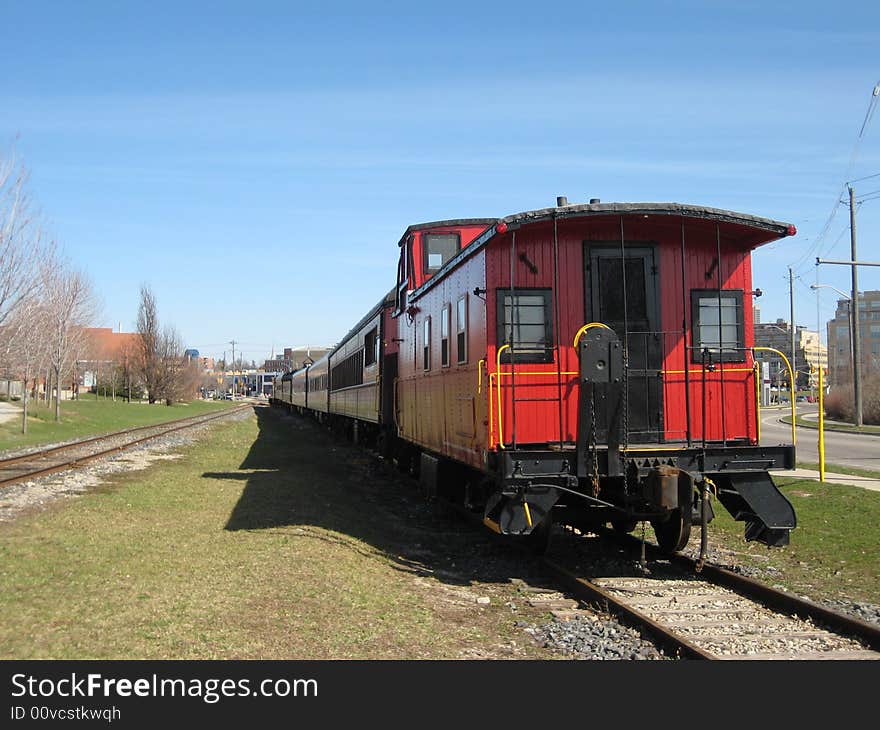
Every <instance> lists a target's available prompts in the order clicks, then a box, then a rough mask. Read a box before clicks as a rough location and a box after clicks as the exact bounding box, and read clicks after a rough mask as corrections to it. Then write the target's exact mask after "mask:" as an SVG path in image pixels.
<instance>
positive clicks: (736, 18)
mask: <svg viewBox="0 0 880 730" xmlns="http://www.w3.org/2000/svg"><path fill="white" fill-rule="evenodd" d="M2 6H3V9H2V17H3V25H2V27H0V60H2V67H3V68H4V73H3V74H2V75H0V151H2V152H3V153H4V154H8V153H9V151H10V150H12V149H13V147H14V149H15V152H16V154H17V156H19V157H20V158H21V159H23V160H24V162H25V163H26V165H27V166H28V168H29V169H30V171H31V189H32V193H33V195H34V197H35V198H36V199H37V201H38V202H39V206H40V208H41V210H42V212H43V215H44V218H45V220H46V221H47V222H48V225H49V228H50V230H51V231H52V233H53V234H54V235H55V236H56V238H57V239H58V241H59V242H60V243H61V245H62V246H63V248H64V250H65V252H66V254H67V255H68V257H69V258H71V259H72V260H73V261H74V262H75V263H76V264H77V265H78V266H80V267H81V268H83V269H85V270H86V271H87V272H88V273H89V275H90V276H91V278H92V281H93V282H94V284H95V288H96V290H97V291H98V293H99V295H100V298H101V300H102V302H103V310H102V312H103V313H102V320H103V324H104V325H105V326H113V327H117V326H118V324H119V323H121V324H122V328H123V330H126V331H130V330H131V329H132V328H133V326H134V320H135V317H136V312H137V293H138V287H139V285H140V284H141V282H146V283H148V284H149V285H150V286H151V287H152V288H153V290H154V291H155V293H156V296H157V300H158V304H159V311H160V316H161V317H162V319H163V320H164V321H167V322H170V323H173V324H174V325H176V326H177V328H178V329H179V330H180V331H181V333H182V335H183V336H184V339H185V340H186V342H187V344H188V345H190V346H193V347H196V348H198V349H199V350H200V351H201V352H202V353H203V354H207V355H212V356H220V355H222V354H223V351H224V349H226V350H231V347H230V346H229V345H228V342H229V340H232V339H235V340H236V341H237V342H239V343H242V344H241V345H237V346H236V350H237V351H238V350H239V349H242V350H243V352H244V354H245V357H246V358H248V359H251V358H253V359H255V360H258V361H259V360H261V359H262V358H264V357H266V356H267V355H268V354H269V351H270V349H271V348H272V347H273V346H274V347H275V349H276V351H277V350H278V349H280V348H281V347H283V346H285V345H287V346H291V345H293V346H301V345H307V344H312V345H320V344H329V343H332V342H334V341H336V340H337V339H338V338H339V337H340V336H341V335H342V334H343V333H344V332H345V331H346V330H347V329H348V328H349V326H350V325H351V324H353V323H354V322H355V321H356V320H357V319H359V318H360V316H361V314H362V313H363V312H364V311H365V310H366V308H367V307H369V306H370V305H372V304H373V303H374V302H375V301H377V300H378V299H379V297H380V296H381V295H382V293H383V292H385V291H387V290H388V289H390V288H391V287H392V286H393V283H394V281H393V277H394V275H395V263H396V260H395V259H396V242H397V240H398V238H399V236H400V234H401V233H402V231H403V230H404V229H405V228H406V226H407V225H409V224H411V223H416V222H420V221H425V220H437V219H444V218H458V217H473V216H479V217H491V216H503V215H508V214H511V213H515V212H518V211H522V210H529V209H533V208H540V207H545V206H547V205H552V204H553V202H554V201H555V197H556V196H557V195H567V196H568V198H569V200H570V201H572V202H581V201H587V200H588V199H589V198H591V197H599V198H601V199H602V200H603V201H677V202H684V203H693V204H703V205H712V206H717V207H721V208H729V209H732V210H738V211H742V212H746V213H752V214H756V215H763V216H767V217H770V218H774V219H777V220H782V221H787V222H791V223H794V224H795V225H796V226H797V227H798V231H799V234H798V236H797V237H796V238H794V239H787V240H785V241H783V242H781V243H777V244H773V245H771V246H769V247H766V248H765V249H764V250H761V251H760V252H758V253H756V254H755V257H754V263H755V285H756V286H757V287H760V288H761V289H762V290H763V291H764V292H765V294H764V296H763V297H762V298H761V299H760V300H759V304H760V306H761V310H762V318H763V319H764V320H765V321H768V320H773V319H775V318H776V317H783V318H786V319H788V272H787V267H788V266H790V265H793V264H794V265H796V273H797V274H798V275H799V277H800V278H799V279H798V281H797V283H796V285H795V302H796V319H797V321H798V323H799V324H804V325H807V326H809V327H810V328H811V329H813V328H815V327H816V295H815V293H814V292H813V291H811V290H810V289H809V284H810V283H812V282H814V281H815V277H816V271H815V270H816V267H815V266H814V265H813V263H814V261H815V256H816V255H817V253H818V254H819V255H822V256H823V258H825V257H827V258H849V234H848V228H847V224H848V214H847V211H846V209H845V208H843V207H839V208H837V213H836V216H834V218H833V219H832V220H831V225H830V226H826V222H827V221H828V219H829V217H830V214H831V212H832V210H835V201H836V200H837V198H838V195H839V194H840V193H841V191H842V190H843V184H844V181H845V180H853V179H856V178H860V177H865V176H869V175H873V174H875V173H880V121H878V119H873V120H872V122H871V123H870V124H869V125H868V127H867V129H866V130H865V132H864V134H863V136H862V138H861V140H858V133H859V130H860V127H861V125H862V122H863V120H864V117H865V113H866V111H867V109H868V104H869V101H870V98H871V91H872V89H873V87H874V85H875V84H876V83H878V82H880V52H878V50H880V23H878V21H880V9H878V4H877V3H869V2H855V3H850V4H848V5H847V6H846V7H845V8H844V7H839V8H837V7H833V6H829V5H828V4H827V3H811V2H797V3H782V2H780V3H768V2H743V1H739V2H731V3H727V2H667V3H660V2H631V3H627V2H622V3H618V4H615V5H612V4H598V3H584V2H580V3H568V2H561V1H560V2H554V3H548V4H544V5H541V4H536V3H518V2H505V3H480V2H469V3H457V2H444V3H442V4H433V3H431V4H424V7H423V4H421V3H412V2H408V3H396V2H383V3H378V2H377V3H353V4H347V3H336V2H324V3H314V4H312V3H308V4H306V3H294V2H284V3H265V2H248V3H224V2H212V3H162V2H154V3H150V4H149V5H144V4H140V3H118V2H116V3H109V2H78V3H62V2H11V1H10V0H5V2H3V3H2ZM876 116H878V117H880V113H878V114H877V115H876ZM857 142H858V144H857ZM854 151H855V153H856V154H855V155H854ZM855 185H856V191H857V193H860V194H861V193H869V192H871V191H874V190H880V176H878V177H876V178H869V179H867V180H863V181H861V182H858V183H856V184H855ZM826 228H827V231H826V233H825V235H824V236H820V234H821V233H822V232H823V229H826ZM857 230H858V233H859V245H860V254H861V256H860V258H863V259H869V260H878V259H880V245H878V235H880V199H877V200H868V201H866V202H864V203H863V204H862V205H861V206H860V208H859V212H858V223H857ZM819 278H820V281H822V282H823V283H828V284H831V285H834V286H837V287H838V288H840V289H844V290H847V289H849V286H850V285H849V274H848V269H844V268H843V267H832V266H822V267H820V271H819ZM860 284H861V288H863V289H880V269H872V268H863V269H862V270H861V273H860ZM835 297H836V295H835V294H834V292H833V291H830V290H827V289H826V290H824V291H823V292H822V296H821V300H820V303H821V317H822V319H823V321H824V319H826V318H827V317H829V316H831V314H832V313H833V310H834V306H835Z"/></svg>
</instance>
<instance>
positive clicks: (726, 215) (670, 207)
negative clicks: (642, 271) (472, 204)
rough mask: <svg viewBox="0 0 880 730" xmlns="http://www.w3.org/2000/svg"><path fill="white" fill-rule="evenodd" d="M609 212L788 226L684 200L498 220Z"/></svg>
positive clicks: (567, 208) (783, 230)
mask: <svg viewBox="0 0 880 730" xmlns="http://www.w3.org/2000/svg"><path fill="white" fill-rule="evenodd" d="M610 213H618V214H628V215H639V214H644V215H669V216H685V217H687V218H703V219H708V220H718V221H723V222H725V223H738V224H740V225H745V226H752V227H754V228H763V229H764V230H768V231H771V232H773V233H779V234H780V235H786V234H787V232H788V229H789V224H788V223H783V222H781V221H776V220H772V219H770V218H762V217H760V216H756V215H749V214H747V213H737V212H736V211H732V210H724V209H722V208H712V207H709V206H705V205H688V204H685V203H584V204H581V205H564V206H558V207H553V208H539V209H538V210H527V211H524V212H522V213H515V214H513V215H509V216H507V217H505V218H502V219H501V221H503V222H504V223H507V224H508V225H511V224H516V223H532V222H536V221H540V220H553V219H554V218H556V219H557V220H561V219H564V218H580V217H586V216H591V215H607V214H610Z"/></svg>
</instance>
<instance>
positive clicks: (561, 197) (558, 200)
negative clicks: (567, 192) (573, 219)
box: [556, 195, 568, 208]
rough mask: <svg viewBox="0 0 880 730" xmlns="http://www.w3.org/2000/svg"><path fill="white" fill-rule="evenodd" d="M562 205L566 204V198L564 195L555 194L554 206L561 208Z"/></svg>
mask: <svg viewBox="0 0 880 730" xmlns="http://www.w3.org/2000/svg"><path fill="white" fill-rule="evenodd" d="M563 205H568V198H566V197H565V196H564V195H557V196H556V207H557V208H561V207H562V206H563Z"/></svg>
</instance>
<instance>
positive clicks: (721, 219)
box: [399, 203, 796, 297]
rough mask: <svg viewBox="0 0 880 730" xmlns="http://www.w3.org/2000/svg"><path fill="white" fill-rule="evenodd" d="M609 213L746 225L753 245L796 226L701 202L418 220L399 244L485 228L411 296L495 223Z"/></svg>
mask: <svg viewBox="0 0 880 730" xmlns="http://www.w3.org/2000/svg"><path fill="white" fill-rule="evenodd" d="M610 215H626V216H638V215H641V216H657V217H661V216H663V217H669V218H676V217H677V218H688V219H690V220H692V221H693V220H697V221H699V220H702V221H706V222H712V221H715V222H718V223H725V224H727V225H730V226H740V227H742V228H746V229H749V234H750V235H749V236H748V239H747V240H748V245H749V247H750V248H756V247H758V246H761V245H763V244H765V243H769V242H770V241H775V240H776V239H778V238H782V237H783V236H792V235H794V234H795V233H796V229H795V227H794V226H793V225H791V224H789V223H782V222H781V221H775V220H772V219H770V218H762V217H760V216H757V215H749V214H748V213H737V212H735V211H732V210H723V209H721V208H710V207H708V206H705V205H687V204H685V203H583V204H578V205H560V206H555V207H552V208H539V209H537V210H527V211H524V212H522V213H514V214H513V215H509V216H507V217H505V218H472V219H467V220H457V221H436V222H434V223H419V224H417V225H412V226H410V227H409V228H407V229H406V231H405V232H404V234H403V236H401V239H400V243H399V245H401V246H402V245H403V244H404V243H405V242H406V239H407V237H408V236H409V234H410V233H411V232H412V231H417V230H422V229H426V228H439V227H443V226H446V225H448V226H454V225H467V224H470V225H474V224H478V223H479V224H485V225H486V226H487V227H486V230H485V231H483V232H482V233H481V234H480V235H479V236H477V237H476V238H475V239H474V240H473V241H471V242H470V243H469V244H468V245H467V246H465V247H464V248H463V249H462V250H461V251H459V252H458V254H457V255H456V256H453V257H452V258H451V259H450V260H449V261H447V262H446V263H445V264H444V265H443V267H442V268H441V269H440V270H439V271H438V272H437V273H435V274H434V276H432V277H431V278H430V279H428V280H427V281H426V282H425V283H424V284H422V286H420V287H419V288H418V289H416V291H415V292H414V293H413V296H414V297H418V296H420V295H421V294H422V293H423V292H425V291H427V290H428V289H430V288H431V287H433V286H435V285H436V284H438V283H439V282H440V281H442V280H443V277H444V276H445V275H446V274H447V273H448V272H449V271H451V270H452V269H454V268H455V267H456V266H458V265H459V264H460V263H461V262H462V261H464V260H465V259H467V258H468V257H470V256H472V255H473V254H474V253H476V252H477V251H479V250H480V249H481V248H483V246H485V245H486V244H487V243H488V242H489V241H490V240H491V239H492V238H494V237H495V235H497V234H498V226H499V224H501V223H504V224H506V226H507V227H508V228H513V229H515V228H518V227H519V226H521V225H526V224H530V223H539V222H542V221H551V220H554V219H555V220H570V219H573V218H587V217H597V218H598V217H601V216H610Z"/></svg>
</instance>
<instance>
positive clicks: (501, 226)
mask: <svg viewBox="0 0 880 730" xmlns="http://www.w3.org/2000/svg"><path fill="white" fill-rule="evenodd" d="M495 233H507V224H506V223H499V224H498V225H497V226H495Z"/></svg>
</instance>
